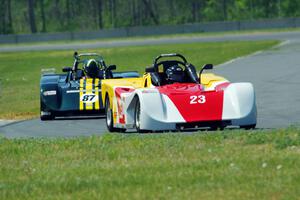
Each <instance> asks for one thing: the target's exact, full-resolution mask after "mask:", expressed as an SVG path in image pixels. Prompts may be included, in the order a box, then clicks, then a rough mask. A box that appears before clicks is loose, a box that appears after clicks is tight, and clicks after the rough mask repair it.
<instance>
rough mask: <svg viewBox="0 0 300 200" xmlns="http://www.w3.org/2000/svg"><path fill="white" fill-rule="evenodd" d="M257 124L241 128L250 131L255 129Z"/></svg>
mask: <svg viewBox="0 0 300 200" xmlns="http://www.w3.org/2000/svg"><path fill="white" fill-rule="evenodd" d="M255 127H256V124H251V125H245V126H240V128H243V129H246V130H250V129H255Z"/></svg>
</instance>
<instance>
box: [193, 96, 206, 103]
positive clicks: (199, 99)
mask: <svg viewBox="0 0 300 200" xmlns="http://www.w3.org/2000/svg"><path fill="white" fill-rule="evenodd" d="M205 102H206V98H205V96H204V95H199V96H190V104H197V103H201V104H202V103H205Z"/></svg>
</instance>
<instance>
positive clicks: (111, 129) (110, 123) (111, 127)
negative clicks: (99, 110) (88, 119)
mask: <svg viewBox="0 0 300 200" xmlns="http://www.w3.org/2000/svg"><path fill="white" fill-rule="evenodd" d="M105 115H106V127H107V129H108V130H109V132H125V131H126V129H123V128H115V127H114V117H113V112H112V109H111V108H110V103H109V98H108V97H106V99H105Z"/></svg>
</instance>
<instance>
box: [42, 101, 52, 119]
mask: <svg viewBox="0 0 300 200" xmlns="http://www.w3.org/2000/svg"><path fill="white" fill-rule="evenodd" d="M45 107H46V105H45V104H44V103H43V102H42V101H40V119H41V120H42V121H49V120H53V119H55V115H54V114H53V112H51V111H50V110H49V111H46V110H47V109H45ZM46 112H47V113H49V114H48V115H43V114H42V113H46Z"/></svg>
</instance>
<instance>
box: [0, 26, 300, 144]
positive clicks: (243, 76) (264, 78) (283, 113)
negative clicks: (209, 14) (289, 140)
mask: <svg viewBox="0 0 300 200" xmlns="http://www.w3.org/2000/svg"><path fill="white" fill-rule="evenodd" d="M226 38H229V40H232V37H228V36H226V37H224V38H223V39H221V36H220V37H215V40H212V41H224V40H226ZM209 39H210V40H211V37H210V38H209ZM243 39H244V40H256V39H257V40H261V39H280V40H282V41H285V42H283V43H282V45H280V46H278V47H275V48H273V49H270V50H267V51H264V52H258V53H256V54H253V55H250V56H247V57H244V58H238V59H235V60H233V61H231V62H228V63H225V64H223V65H220V66H218V67H216V69H214V70H213V72H215V73H217V74H220V75H223V76H225V77H226V78H228V79H229V80H231V81H232V82H245V81H247V82H252V83H253V84H254V87H255V90H256V96H257V107H258V124H257V127H258V128H279V127H287V126H289V125H292V124H294V125H299V124H300V89H299V86H300V32H292V33H278V34H270V35H268V34H258V35H257V34H255V35H250V36H249V38H247V37H245V38H243ZM159 40H160V41H161V39H159ZM237 40H241V38H239V37H238V38H237ZM172 41H173V42H174V41H175V40H172ZM156 42H157V41H156ZM180 42H182V41H181V40H180ZM199 42H200V41H199ZM162 43H164V42H162ZM174 43H175V42H174ZM154 44H155V42H154ZM120 46H122V44H121V45H120ZM0 49H1V48H0ZM0 51H1V50H0ZM104 132H107V130H106V127H105V119H104V118H93V119H75V118H71V119H59V120H55V121H47V122H42V121H40V120H39V119H33V120H27V121H20V122H13V123H10V124H6V125H1V123H0V134H3V135H4V136H6V137H9V138H14V137H58V136H63V137H72V136H89V135H100V134H103V133H104Z"/></svg>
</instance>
